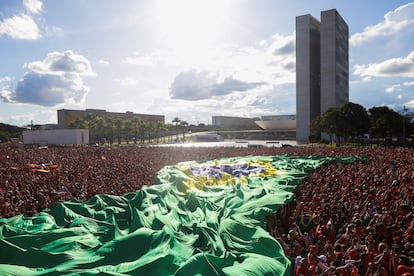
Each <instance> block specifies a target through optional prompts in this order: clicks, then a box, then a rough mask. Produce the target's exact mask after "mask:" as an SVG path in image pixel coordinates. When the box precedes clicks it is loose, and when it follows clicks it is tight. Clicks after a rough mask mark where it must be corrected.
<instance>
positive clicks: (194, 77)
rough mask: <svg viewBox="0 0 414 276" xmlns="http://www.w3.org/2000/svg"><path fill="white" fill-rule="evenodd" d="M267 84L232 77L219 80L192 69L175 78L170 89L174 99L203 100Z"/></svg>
mask: <svg viewBox="0 0 414 276" xmlns="http://www.w3.org/2000/svg"><path fill="white" fill-rule="evenodd" d="M265 84H266V83H264V82H255V83H253V82H246V81H241V80H238V79H235V78H233V77H232V76H228V77H226V78H225V79H223V80H219V79H218V78H217V75H214V74H212V73H210V72H208V71H206V70H204V71H197V70H194V69H190V70H188V71H186V72H181V73H180V74H178V75H177V76H176V77H175V79H174V81H173V83H172V85H171V88H170V95H171V97H172V98H173V99H183V100H190V101H192V100H202V99H208V98H211V97H214V96H220V95H227V94H230V93H232V92H242V91H246V90H250V89H253V88H255V87H259V86H262V85H265Z"/></svg>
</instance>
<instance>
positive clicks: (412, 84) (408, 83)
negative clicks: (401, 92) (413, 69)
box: [403, 81, 414, 86]
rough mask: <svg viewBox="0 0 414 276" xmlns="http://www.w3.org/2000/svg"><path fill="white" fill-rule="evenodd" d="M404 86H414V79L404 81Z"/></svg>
mask: <svg viewBox="0 0 414 276" xmlns="http://www.w3.org/2000/svg"><path fill="white" fill-rule="evenodd" d="M403 85H404V86H414V81H406V82H404V83H403Z"/></svg>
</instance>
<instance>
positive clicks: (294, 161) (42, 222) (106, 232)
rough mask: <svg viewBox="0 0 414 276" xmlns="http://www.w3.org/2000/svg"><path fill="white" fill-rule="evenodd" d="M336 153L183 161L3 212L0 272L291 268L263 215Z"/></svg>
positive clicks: (276, 271)
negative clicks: (116, 190) (116, 191)
mask: <svg viewBox="0 0 414 276" xmlns="http://www.w3.org/2000/svg"><path fill="white" fill-rule="evenodd" d="M334 160H335V159H334V158H322V157H290V156H249V157H243V158H226V159H218V160H213V161H204V162H183V163H179V164H177V165H174V166H167V167H164V168H163V169H162V170H161V171H160V172H159V173H158V176H157V179H156V184H157V185H152V186H145V187H143V188H142V189H141V190H140V191H136V192H133V193H129V194H126V195H124V196H111V195H96V196H94V197H93V198H92V199H90V200H89V201H87V202H77V201H68V202H62V203H57V204H55V205H54V206H53V207H52V208H51V209H47V210H44V211H43V212H41V213H40V214H39V215H36V216H34V217H24V216H22V215H19V216H15V217H12V218H1V219H0V275H98V274H99V275H152V276H155V275H240V276H241V275H289V274H290V262H289V260H288V259H287V258H286V257H285V256H284V254H283V251H282V248H281V246H280V244H279V243H278V242H277V241H276V240H275V239H274V238H273V237H272V236H271V235H270V234H269V233H268V232H267V231H266V230H265V229H266V225H265V218H266V216H267V215H270V214H273V213H275V212H276V211H277V210H278V209H279V208H280V206H281V205H282V204H285V203H287V202H289V201H291V200H292V199H293V193H292V191H293V190H294V189H295V187H296V186H297V185H298V184H299V183H300V181H301V179H303V178H304V177H306V176H307V172H308V171H310V170H315V169H317V168H318V167H320V166H321V165H322V164H324V163H326V162H331V161H334ZM354 160H355V158H342V159H341V161H342V162H348V161H349V162H351V161H354Z"/></svg>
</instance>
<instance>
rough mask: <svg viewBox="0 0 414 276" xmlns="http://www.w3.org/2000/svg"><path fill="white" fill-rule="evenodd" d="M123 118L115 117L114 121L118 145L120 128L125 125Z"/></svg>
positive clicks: (119, 142)
mask: <svg viewBox="0 0 414 276" xmlns="http://www.w3.org/2000/svg"><path fill="white" fill-rule="evenodd" d="M124 121H125V120H123V119H121V118H117V119H115V121H114V124H115V126H116V133H117V138H118V145H120V144H121V130H122V129H123V128H124V126H125V122H124Z"/></svg>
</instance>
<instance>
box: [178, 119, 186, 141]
mask: <svg viewBox="0 0 414 276" xmlns="http://www.w3.org/2000/svg"><path fill="white" fill-rule="evenodd" d="M187 126H188V123H187V121H180V127H181V128H182V131H183V141H184V139H185V131H186V129H187Z"/></svg>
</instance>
